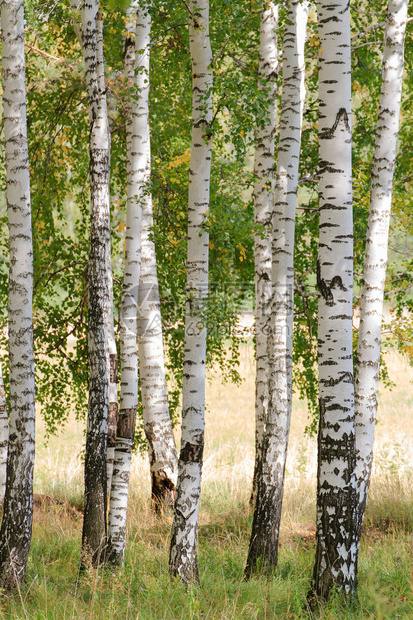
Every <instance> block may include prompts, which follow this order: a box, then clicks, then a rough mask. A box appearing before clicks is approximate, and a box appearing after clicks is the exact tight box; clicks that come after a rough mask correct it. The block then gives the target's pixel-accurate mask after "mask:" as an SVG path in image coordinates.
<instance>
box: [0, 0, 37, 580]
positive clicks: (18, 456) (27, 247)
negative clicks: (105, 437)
mask: <svg viewBox="0 0 413 620" xmlns="http://www.w3.org/2000/svg"><path fill="white" fill-rule="evenodd" d="M1 37H2V75H3V110H4V141H5V163H6V184H7V189H6V200H7V212H8V228H9V253H10V271H9V363H10V423H9V428H10V444H9V451H8V461H7V482H6V495H5V499H4V512H3V521H2V524H1V530H0V587H1V588H2V589H3V588H4V589H5V590H10V589H11V588H13V587H15V586H19V585H20V584H21V582H22V580H23V578H24V575H25V572H26V566H27V558H28V555H29V550H30V543H31V533H32V518H33V467H34V435H35V399H34V392H35V386H34V355H33V314H32V298H33V243H32V229H31V203H30V171H29V152H28V145H27V123H26V85H25V59H24V3H23V1H22V0H3V2H2V4H1Z"/></svg>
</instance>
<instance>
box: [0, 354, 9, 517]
mask: <svg viewBox="0 0 413 620" xmlns="http://www.w3.org/2000/svg"><path fill="white" fill-rule="evenodd" d="M8 447H9V416H8V414H7V402H6V392H5V390H4V382H3V369H2V365H1V362H0V505H1V506H2V505H3V502H4V494H5V492H6V476H7V452H8Z"/></svg>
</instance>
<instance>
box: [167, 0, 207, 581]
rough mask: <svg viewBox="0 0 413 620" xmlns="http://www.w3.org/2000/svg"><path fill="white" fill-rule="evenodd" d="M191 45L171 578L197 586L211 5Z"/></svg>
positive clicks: (198, 13)
mask: <svg viewBox="0 0 413 620" xmlns="http://www.w3.org/2000/svg"><path fill="white" fill-rule="evenodd" d="M189 9H190V11H191V19H190V26H189V41H190V49H191V60H192V146H191V163H190V170H189V194H188V260H187V291H186V295H187V301H186V315H185V351H184V369H183V396H182V432H181V451H180V456H179V465H178V483H177V489H176V499H175V514H174V520H173V524H172V540H171V549H170V557H169V569H170V573H171V576H177V577H179V578H180V579H181V581H183V582H185V583H191V582H197V581H198V579H199V578H198V565H197V532H198V510H199V496H200V492H201V473H202V460H203V450H204V417H205V366H206V328H205V325H204V324H203V317H202V307H203V300H204V298H205V297H206V295H207V293H208V249H209V238H208V232H207V231H206V230H205V227H204V226H203V225H202V224H203V222H204V219H205V215H206V212H207V211H208V209H209V189H210V174H211V135H210V131H211V121H212V53H211V45H210V40H209V2H208V0H191V1H190V2H189Z"/></svg>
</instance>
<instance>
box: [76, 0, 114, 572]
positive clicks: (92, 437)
mask: <svg viewBox="0 0 413 620" xmlns="http://www.w3.org/2000/svg"><path fill="white" fill-rule="evenodd" d="M81 14H82V39H83V58H84V63H85V75H86V84H87V96H88V107H89V122H90V134H89V136H90V137H89V141H90V142H89V156H90V203H91V219H90V224H91V229H90V252H89V265H88V280H89V315H88V316H89V319H88V324H89V333H88V355H89V403H88V418H87V433H86V457H85V512H84V521H83V532H82V554H83V555H82V562H83V564H85V565H87V564H88V563H89V562H92V563H93V564H99V562H100V561H101V559H102V553H103V550H104V548H105V545H106V505H107V497H106V493H107V471H106V466H107V465H106V451H107V435H108V409H109V367H110V361H109V340H108V338H109V332H110V328H109V324H108V323H109V317H110V307H111V304H112V303H113V302H112V299H111V298H110V276H109V265H110V260H111V259H110V255H111V254H110V214H109V165H110V153H109V128H108V116H107V106H106V94H105V93H106V89H105V85H104V79H102V74H103V67H102V62H103V56H102V54H101V53H99V52H98V47H99V46H100V45H101V38H102V15H101V13H99V2H98V0H85V1H84V2H83V3H82V7H81ZM99 74H100V77H99Z"/></svg>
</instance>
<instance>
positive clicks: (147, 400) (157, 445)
mask: <svg viewBox="0 0 413 620" xmlns="http://www.w3.org/2000/svg"><path fill="white" fill-rule="evenodd" d="M138 25H139V24H138ZM144 49H147V50H148V49H149V34H148V46H147V47H146V48H144ZM145 56H146V58H147V60H148V64H149V53H147V54H146V55H144V57H145ZM147 72H148V73H149V66H148V69H147ZM144 75H146V72H145V74H144ZM147 90H148V89H146V91H145V90H142V91H141V92H142V95H143V94H144V93H145V94H146V96H147ZM147 103H148V102H147V100H146V105H147ZM147 109H148V108H147ZM146 127H147V135H146V136H144V137H143V140H145V141H147V151H146V153H147V166H146V170H145V173H146V175H147V179H146V182H145V183H144V185H143V188H144V191H143V196H142V199H143V205H142V238H141V241H142V250H141V252H142V256H141V273H140V281H139V291H138V351H139V366H140V385H141V394H142V409H143V422H144V428H145V436H146V439H147V442H148V451H149V462H150V468H151V483H152V491H151V495H152V507H153V509H154V510H155V511H157V512H159V511H161V510H162V508H163V507H172V506H173V500H174V495H175V486H176V478H177V470H178V457H177V452H176V447H175V440H174V435H173V429H172V421H171V417H170V415H169V406H168V395H167V389H166V378H165V362H164V350H163V338H162V318H161V307H160V299H159V286H158V273H157V264H156V252H155V244H154V242H153V240H152V229H153V211H152V196H151V194H150V192H149V191H148V189H147V185H148V182H149V175H150V143H149V124H148V123H147V125H146ZM145 187H146V189H145Z"/></svg>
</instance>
